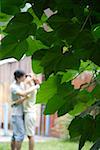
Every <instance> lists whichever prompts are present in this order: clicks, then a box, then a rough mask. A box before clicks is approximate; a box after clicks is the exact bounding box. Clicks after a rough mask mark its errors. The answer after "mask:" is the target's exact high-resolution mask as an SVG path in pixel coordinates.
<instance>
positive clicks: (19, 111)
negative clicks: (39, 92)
mask: <svg viewBox="0 0 100 150" xmlns="http://www.w3.org/2000/svg"><path fill="white" fill-rule="evenodd" d="M14 77H15V82H14V83H13V84H12V85H11V96H12V101H13V102H14V103H13V105H12V127H13V136H12V142H11V150H20V149H21V144H22V141H23V139H24V135H25V130H24V120H23V105H22V102H23V101H25V100H27V95H28V94H30V93H31V92H34V90H35V89H38V88H39V85H36V86H35V85H34V86H31V87H30V88H29V89H28V90H24V85H23V82H24V81H25V79H26V75H25V73H24V72H23V71H22V70H17V71H15V72H14ZM17 100H18V101H17ZM16 101H17V105H16V104H15V102H16Z"/></svg>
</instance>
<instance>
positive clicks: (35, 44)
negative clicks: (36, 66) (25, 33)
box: [26, 37, 48, 56]
mask: <svg viewBox="0 0 100 150" xmlns="http://www.w3.org/2000/svg"><path fill="white" fill-rule="evenodd" d="M27 42H28V45H29V48H28V51H27V52H26V54H27V55H29V56H30V55H33V53H34V52H36V51H38V50H40V49H47V48H48V47H47V46H45V45H44V44H43V43H42V42H41V41H39V40H35V39H32V38H31V37H29V38H28V39H27Z"/></svg>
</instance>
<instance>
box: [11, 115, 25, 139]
mask: <svg viewBox="0 0 100 150" xmlns="http://www.w3.org/2000/svg"><path fill="white" fill-rule="evenodd" d="M12 128H13V136H12V141H23V139H24V135H25V128H24V120H23V116H12Z"/></svg>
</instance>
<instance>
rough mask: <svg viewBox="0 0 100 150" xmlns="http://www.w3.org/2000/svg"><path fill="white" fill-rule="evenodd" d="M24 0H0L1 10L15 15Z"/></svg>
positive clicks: (23, 3) (22, 5)
mask: <svg viewBox="0 0 100 150" xmlns="http://www.w3.org/2000/svg"><path fill="white" fill-rule="evenodd" d="M25 1H26V0H18V1H16V0H1V12H3V13H6V14H8V15H15V14H16V13H18V12H20V8H21V7H24V6H25Z"/></svg>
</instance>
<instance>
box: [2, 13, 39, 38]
mask: <svg viewBox="0 0 100 150" xmlns="http://www.w3.org/2000/svg"><path fill="white" fill-rule="evenodd" d="M32 21H33V17H32V15H31V14H30V13H28V12H24V13H19V14H17V15H15V16H14V17H13V18H12V19H11V20H10V22H9V23H8V25H7V27H6V29H5V30H4V31H5V32H6V33H8V34H11V35H13V36H14V37H16V38H17V39H18V40H23V39H26V38H27V37H28V36H29V35H34V34H35V32H36V25H35V24H33V23H32Z"/></svg>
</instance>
